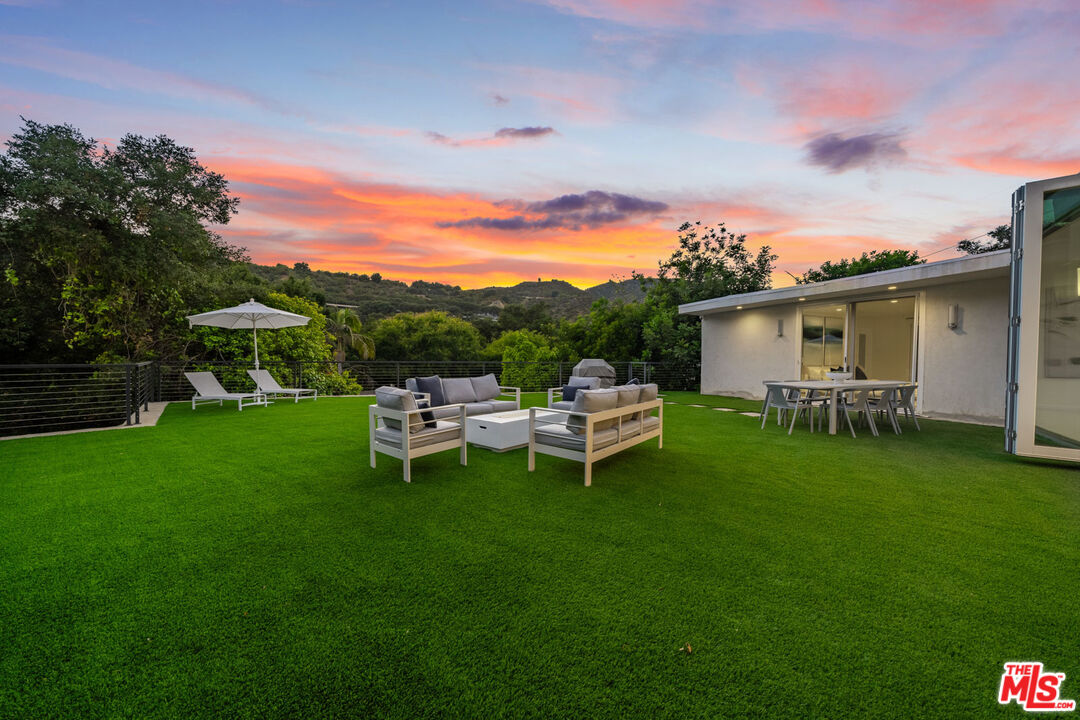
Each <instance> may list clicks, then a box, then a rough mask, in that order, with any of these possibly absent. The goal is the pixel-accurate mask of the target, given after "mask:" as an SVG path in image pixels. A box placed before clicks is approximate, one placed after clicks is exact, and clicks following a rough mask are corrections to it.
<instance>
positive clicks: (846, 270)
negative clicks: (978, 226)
mask: <svg viewBox="0 0 1080 720" xmlns="http://www.w3.org/2000/svg"><path fill="white" fill-rule="evenodd" d="M924 262H926V260H925V259H923V258H921V257H919V252H918V251H917V250H871V251H869V252H864V253H863V254H862V255H861V256H859V257H857V258H855V257H853V258H851V259H850V260H849V259H848V258H841V259H840V260H838V261H836V262H832V261H831V260H826V261H825V262H823V263H822V264H821V266H820V267H819V268H817V269H810V270H807V271H806V272H804V273H803V274H802V275H801V276H800V277H796V278H795V283H796V284H798V285H806V284H809V283H815V282H822V281H824V280H835V279H837V278H843V277H851V276H852V275H865V274H866V273H872V272H878V271H879V270H893V269H895V268H902V267H908V266H909V265H922V264H923V263H924Z"/></svg>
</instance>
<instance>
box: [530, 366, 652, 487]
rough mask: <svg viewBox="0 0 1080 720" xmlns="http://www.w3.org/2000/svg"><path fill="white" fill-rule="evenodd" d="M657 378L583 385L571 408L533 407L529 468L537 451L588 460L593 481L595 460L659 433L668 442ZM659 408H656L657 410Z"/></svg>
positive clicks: (588, 482)
mask: <svg viewBox="0 0 1080 720" xmlns="http://www.w3.org/2000/svg"><path fill="white" fill-rule="evenodd" d="M657 394H658V388H657V386H656V385H655V384H654V383H649V384H647V385H620V386H618V387H613V388H598V389H595V390H579V391H578V392H577V393H576V394H575V396H574V402H573V405H572V406H571V407H570V409H563V408H558V407H549V408H530V409H529V470H530V471H532V470H535V469H536V453H541V454H543V455H555V456H556V457H561V458H566V459H568V460H576V461H577V462H580V463H584V464H585V485H586V487H587V486H589V485H591V484H592V464H593V463H594V462H596V461H597V460H602V459H604V458H606V457H610V456H612V455H614V454H616V453H618V452H622V451H623V450H625V449H626V448H628V447H632V446H634V445H637V444H639V443H642V442H645V441H646V440H650V439H652V438H657V447H658V448H662V447H664V403H663V401H662V400H660V399H659V398H658V397H657ZM654 413H655V414H654Z"/></svg>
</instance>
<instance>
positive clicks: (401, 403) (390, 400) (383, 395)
mask: <svg viewBox="0 0 1080 720" xmlns="http://www.w3.org/2000/svg"><path fill="white" fill-rule="evenodd" d="M375 402H376V403H377V404H378V406H379V407H381V408H386V409H387V410H404V411H409V410H416V398H414V397H413V394H412V393H411V392H409V391H408V390H402V389H401V388H396V387H390V386H388V385H384V386H382V387H381V388H376V389H375ZM382 421H383V425H385V426H386V427H387V428H389V429H391V430H398V431H400V430H401V421H400V420H397V419H396V418H388V417H384V418H383V419H382ZM423 429H424V423H423V422H422V421H421V420H420V418H419V417H417V418H415V419H410V423H409V432H411V433H418V432H420V431H421V430H423Z"/></svg>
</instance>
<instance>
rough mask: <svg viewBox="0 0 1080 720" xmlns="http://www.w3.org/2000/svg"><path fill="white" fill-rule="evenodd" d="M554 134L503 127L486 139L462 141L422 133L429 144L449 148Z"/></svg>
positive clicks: (545, 130) (536, 128)
mask: <svg viewBox="0 0 1080 720" xmlns="http://www.w3.org/2000/svg"><path fill="white" fill-rule="evenodd" d="M554 134H555V128H552V127H539V126H530V127H520V128H512V127H504V128H499V129H498V130H496V131H495V132H494V133H492V134H491V135H489V136H487V137H476V138H462V139H456V138H452V137H450V136H449V135H443V134H442V133H440V132H435V131H434V130H429V131H427V132H426V133H424V135H426V136H427V138H428V140H430V141H431V142H433V143H438V144H440V145H447V146H449V147H475V146H484V145H504V144H506V143H507V142H513V141H516V140H534V139H536V138H542V137H544V136H545V135H554Z"/></svg>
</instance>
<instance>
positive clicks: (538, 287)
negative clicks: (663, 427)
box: [251, 263, 645, 320]
mask: <svg viewBox="0 0 1080 720" xmlns="http://www.w3.org/2000/svg"><path fill="white" fill-rule="evenodd" d="M251 269H252V271H253V272H254V273H255V274H256V275H258V276H259V277H261V278H262V279H264V280H266V281H268V282H272V283H273V282H284V281H287V280H288V279H289V277H290V276H291V277H293V278H294V279H296V280H299V281H301V282H303V281H304V280H307V281H310V282H311V284H312V286H313V288H314V289H315V291H316V292H318V293H321V294H322V295H323V297H325V299H326V303H327V304H328V305H331V306H333V305H346V306H353V308H354V309H355V311H356V314H357V315H359V316H360V318H361V319H362V320H367V319H372V318H379V317H385V316H387V315H393V314H395V313H399V312H425V311H427V310H444V311H446V312H448V313H450V314H451V315H456V316H458V317H463V318H465V319H476V318H482V317H490V318H495V317H498V314H499V310H500V309H502V308H503V307H505V306H507V305H512V304H525V303H534V302H539V303H544V304H545V305H547V306H548V307H549V309H550V310H551V314H552V315H553V316H554V317H556V318H568V319H570V318H575V317H578V316H579V315H583V314H585V313H587V312H588V311H589V308H590V307H591V306H592V304H593V301H595V300H596V299H598V298H607V299H608V300H621V301H623V302H633V301H636V300H640V299H642V298H643V297H644V296H645V293H644V292H642V290H641V286H640V284H639V283H638V281H637V280H634V279H629V280H622V281H620V282H615V281H613V280H609V281H607V282H606V283H602V284H600V285H596V286H595V287H591V288H588V289H586V290H581V289H579V288H576V287H574V286H573V285H571V284H570V283H568V282H565V281H564V280H544V281H539V282H536V281H533V282H522V283H518V284H517V285H513V286H510V287H497V286H495V287H486V288H478V289H476V290H462V289H461V288H460V287H458V286H456V285H445V284H443V283H433V282H425V281H423V280H417V281H416V282H413V283H411V284H409V283H403V282H401V281H398V280H387V279H384V278H381V277H379V276H378V275H377V274H376V275H357V274H355V273H344V272H330V271H327V270H310V269H308V268H307V267H306V266H305V265H304V264H303V263H298V264H297V265H296V266H295V267H292V268H290V267H289V266H287V265H281V264H278V265H256V264H254V263H252V264H251Z"/></svg>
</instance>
